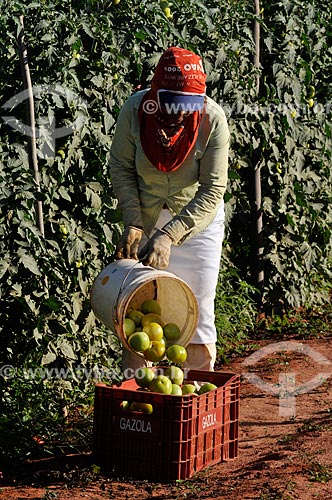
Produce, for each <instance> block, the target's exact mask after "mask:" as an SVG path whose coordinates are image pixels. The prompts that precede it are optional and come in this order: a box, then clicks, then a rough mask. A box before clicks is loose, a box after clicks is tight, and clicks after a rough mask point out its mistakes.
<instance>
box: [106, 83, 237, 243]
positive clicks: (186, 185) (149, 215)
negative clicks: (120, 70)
mask: <svg viewBox="0 0 332 500" xmlns="http://www.w3.org/2000/svg"><path fill="white" fill-rule="evenodd" d="M145 92H147V90H143V91H140V92H137V93H136V94H134V95H132V96H131V97H129V99H128V100H127V101H126V102H125V104H124V106H123V108H122V109H121V112H120V114H119V118H118V122H117V126H116V130H115V134H114V138H113V141H112V146H111V152H110V169H111V177H112V186H113V190H114V193H115V195H116V197H117V199H118V202H119V208H120V210H122V214H123V222H124V225H125V226H128V225H134V226H135V225H136V226H143V228H144V231H145V233H146V235H147V236H149V235H150V233H151V231H152V229H153V228H154V226H155V223H156V221H157V219H158V216H159V213H160V211H161V209H162V207H163V205H164V203H166V204H167V206H168V208H169V210H170V211H171V213H172V214H173V215H174V216H173V219H172V220H171V221H170V222H168V223H167V224H166V225H165V226H164V229H165V230H166V231H167V233H168V234H169V235H170V236H171V238H172V239H173V244H175V245H181V244H182V243H184V242H185V241H186V240H187V239H188V238H191V237H192V236H194V235H196V234H198V233H200V232H201V231H203V229H205V228H206V227H207V226H208V225H209V224H210V223H211V222H212V220H213V219H214V217H215V215H216V213H217V210H218V207H219V205H220V202H221V200H222V199H223V196H224V193H225V190H226V185H227V170H228V149H229V130H228V125H227V121H226V117H225V113H224V111H223V110H222V108H221V107H220V106H218V104H216V103H215V102H214V101H213V100H212V99H211V98H209V97H207V98H206V100H207V102H206V109H205V112H204V114H203V116H202V119H201V122H200V125H199V132H198V137H197V140H196V143H195V144H194V146H193V148H192V150H191V152H190V153H189V155H188V157H187V158H186V160H185V161H184V162H183V163H182V165H181V166H180V167H179V168H178V169H177V170H175V171H173V172H161V171H159V170H158V169H157V168H156V167H154V166H153V165H152V163H151V162H150V161H149V160H148V158H147V157H146V155H145V153H144V151H143V148H142V144H141V140H140V124H139V119H138V109H139V105H140V102H141V99H142V97H143V96H144V94H145ZM151 140H154V136H151Z"/></svg>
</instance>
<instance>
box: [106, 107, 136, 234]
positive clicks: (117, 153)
mask: <svg viewBox="0 0 332 500" xmlns="http://www.w3.org/2000/svg"><path fill="white" fill-rule="evenodd" d="M132 121H133V106H132V104H131V99H130V98H129V99H128V100H127V101H126V102H125V104H124V105H123V107H122V108H121V111H120V113H119V117H118V120H117V125H116V129H115V132H114V136H113V140H112V146H111V150H110V172H111V181H112V186H113V191H114V194H115V196H116V197H117V199H118V207H119V209H120V210H121V211H122V216H123V223H124V225H125V226H131V225H132V226H139V227H143V222H142V215H141V208H140V201H139V191H138V184H137V173H136V167H135V155H136V145H135V138H134V135H133V124H132Z"/></svg>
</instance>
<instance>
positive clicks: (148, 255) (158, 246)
mask: <svg viewBox="0 0 332 500" xmlns="http://www.w3.org/2000/svg"><path fill="white" fill-rule="evenodd" d="M171 246H172V238H171V237H170V236H168V234H167V233H165V232H163V230H158V231H156V232H155V234H154V235H153V236H152V237H151V238H150V239H149V241H148V242H147V244H146V245H145V246H144V247H143V248H142V250H140V252H139V254H138V257H139V259H140V261H142V263H143V264H144V265H145V266H152V267H158V268H159V269H164V268H165V267H167V266H168V262H169V257H170V254H171Z"/></svg>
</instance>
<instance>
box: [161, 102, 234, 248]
mask: <svg viewBox="0 0 332 500" xmlns="http://www.w3.org/2000/svg"><path fill="white" fill-rule="evenodd" d="M216 106H217V105H216ZM229 140H230V133H229V129H228V124H227V120H226V116H225V113H224V112H223V110H222V109H221V108H219V110H218V114H217V117H216V119H215V123H214V125H213V126H212V127H211V133H210V136H209V138H208V140H207V146H206V149H205V151H204V153H203V155H202V157H201V159H200V168H199V179H198V184H199V185H198V189H197V191H196V193H195V196H194V197H193V198H192V199H191V200H190V201H189V202H188V203H187V205H186V206H184V207H183V209H182V210H181V212H180V214H179V215H176V216H174V217H173V219H172V220H171V221H170V222H168V223H167V224H166V225H165V226H164V228H163V229H164V230H165V231H166V232H167V233H168V234H169V235H170V237H171V238H172V240H173V242H174V243H175V244H177V245H181V244H182V243H184V242H185V241H186V240H187V239H188V238H190V236H191V233H192V232H193V229H195V234H197V233H198V232H200V231H202V230H203V229H205V228H206V227H207V222H206V221H207V220H208V221H211V213H214V214H216V212H217V209H218V207H219V205H220V203H221V201H222V199H223V196H224V194H225V191H226V187H227V178H228V153H229Z"/></svg>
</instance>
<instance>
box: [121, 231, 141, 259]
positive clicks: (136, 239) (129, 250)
mask: <svg viewBox="0 0 332 500" xmlns="http://www.w3.org/2000/svg"><path fill="white" fill-rule="evenodd" d="M142 236H143V229H140V228H138V227H135V226H127V227H126V228H125V229H124V231H123V233H122V235H121V238H120V239H119V242H118V244H117V246H116V249H115V258H116V259H135V260H138V257H137V252H138V246H139V244H140V241H141V239H142Z"/></svg>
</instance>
